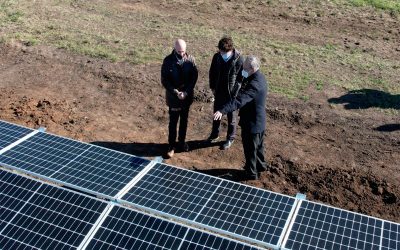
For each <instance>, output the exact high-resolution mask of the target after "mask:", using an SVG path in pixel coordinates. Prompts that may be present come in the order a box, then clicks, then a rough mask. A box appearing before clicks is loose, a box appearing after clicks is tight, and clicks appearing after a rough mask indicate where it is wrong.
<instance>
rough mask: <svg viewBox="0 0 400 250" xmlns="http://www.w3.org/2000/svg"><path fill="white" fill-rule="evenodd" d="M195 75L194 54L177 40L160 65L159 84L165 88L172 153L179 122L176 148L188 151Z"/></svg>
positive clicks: (196, 74)
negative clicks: (187, 50) (188, 127)
mask: <svg viewBox="0 0 400 250" xmlns="http://www.w3.org/2000/svg"><path fill="white" fill-rule="evenodd" d="M197 78H198V71H197V67H196V64H195V62H194V57H193V56H191V55H188V54H187V53H186V42H185V41H184V40H182V39H178V40H176V42H175V45H174V50H173V51H172V53H171V54H170V55H168V56H167V57H165V59H164V61H163V64H162V66H161V83H162V85H163V86H164V88H165V97H166V101H167V105H168V107H169V125H168V130H169V134H168V144H169V148H168V152H167V157H168V158H171V157H172V156H173V155H174V152H175V148H176V145H175V144H176V134H177V131H176V130H177V125H178V120H179V119H180V122H179V135H178V145H177V146H178V147H177V148H178V150H180V151H189V147H188V144H187V143H186V142H185V140H186V131H187V124H188V116H189V109H190V105H191V104H192V103H193V89H194V86H195V85H196V82H197Z"/></svg>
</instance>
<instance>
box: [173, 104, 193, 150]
mask: <svg viewBox="0 0 400 250" xmlns="http://www.w3.org/2000/svg"><path fill="white" fill-rule="evenodd" d="M189 108H190V107H183V108H181V109H180V110H174V109H171V108H169V125H168V131H169V132H168V133H169V134H168V143H169V146H170V147H175V141H176V130H177V126H178V120H179V135H178V141H179V143H184V142H185V140H186V130H187V125H188V117H189Z"/></svg>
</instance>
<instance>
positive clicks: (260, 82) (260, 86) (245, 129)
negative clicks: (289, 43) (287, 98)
mask: <svg viewBox="0 0 400 250" xmlns="http://www.w3.org/2000/svg"><path fill="white" fill-rule="evenodd" d="M259 69H260V61H259V60H258V59H257V58H256V57H255V56H248V57H247V58H246V60H245V61H244V63H243V70H242V76H243V83H242V88H241V89H240V91H239V94H238V95H237V97H236V98H235V99H234V100H232V101H230V102H228V103H227V104H225V105H224V106H223V107H222V108H221V109H220V110H218V111H217V112H215V113H214V119H215V120H219V119H221V117H222V115H223V114H227V113H228V112H232V111H234V110H237V109H240V110H239V116H240V121H239V125H240V127H241V128H242V144H243V151H244V155H245V158H246V164H245V166H244V169H245V171H246V174H247V177H248V179H253V180H256V179H258V178H259V174H260V172H261V171H264V170H266V168H267V164H266V162H265V159H264V133H265V126H266V112H265V104H266V98H267V92H268V83H267V80H266V79H265V76H264V75H263V74H262V73H261V72H260V70H259Z"/></svg>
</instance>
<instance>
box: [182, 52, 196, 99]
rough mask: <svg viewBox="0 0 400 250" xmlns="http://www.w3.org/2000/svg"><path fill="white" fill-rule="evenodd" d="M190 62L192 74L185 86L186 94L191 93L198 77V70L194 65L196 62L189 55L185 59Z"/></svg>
mask: <svg viewBox="0 0 400 250" xmlns="http://www.w3.org/2000/svg"><path fill="white" fill-rule="evenodd" d="M187 60H188V61H189V62H190V63H192V74H191V78H190V82H189V84H188V85H187V86H186V88H185V92H186V94H187V95H193V89H194V86H195V85H196V82H197V79H198V77H199V71H198V69H197V66H196V62H195V59H194V57H193V56H191V55H189V56H188V59H187Z"/></svg>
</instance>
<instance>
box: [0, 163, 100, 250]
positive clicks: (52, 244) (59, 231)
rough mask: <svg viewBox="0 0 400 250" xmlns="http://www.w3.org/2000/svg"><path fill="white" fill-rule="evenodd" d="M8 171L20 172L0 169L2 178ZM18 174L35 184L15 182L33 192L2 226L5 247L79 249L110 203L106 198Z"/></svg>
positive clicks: (0, 238)
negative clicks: (28, 185) (101, 198)
mask: <svg viewBox="0 0 400 250" xmlns="http://www.w3.org/2000/svg"><path fill="white" fill-rule="evenodd" d="M7 175H10V176H18V175H16V174H14V173H10V172H8V171H4V170H0V176H1V179H2V180H3V179H4V178H3V176H7ZM15 178H19V179H23V180H25V182H28V184H30V185H33V184H34V186H35V187H36V188H35V190H29V188H28V189H27V190H25V189H26V188H25V189H24V187H20V186H18V185H15V186H16V188H17V189H18V188H19V189H24V190H25V191H30V192H29V193H30V194H31V195H30V198H29V199H27V200H22V201H21V202H22V203H23V205H22V206H21V207H19V208H18V211H16V213H15V215H14V216H13V217H12V218H11V219H9V221H8V222H7V224H6V226H5V227H4V228H3V229H2V230H1V232H0V245H1V246H2V247H4V249H20V248H37V249H52V248H53V249H54V248H57V249H61V248H62V249H76V247H78V246H79V244H80V243H81V241H82V240H83V239H84V238H85V236H86V234H87V233H88V232H89V231H90V229H91V228H92V226H93V225H94V224H95V223H96V221H97V219H98V217H99V216H100V215H101V213H102V212H103V210H104V209H105V207H106V206H107V202H105V201H103V200H100V199H96V198H94V197H91V196H88V195H84V194H81V193H78V192H75V191H71V190H66V189H64V188H60V187H58V186H54V185H51V184H47V183H42V182H39V181H37V180H32V179H31V178H28V177H23V176H18V177H15ZM3 182H4V181H3ZM32 183H33V184H32ZM25 186H26V185H25ZM1 197H4V194H2V195H1ZM82 205H83V206H82ZM8 209H9V210H12V208H11V207H9V208H8Z"/></svg>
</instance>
